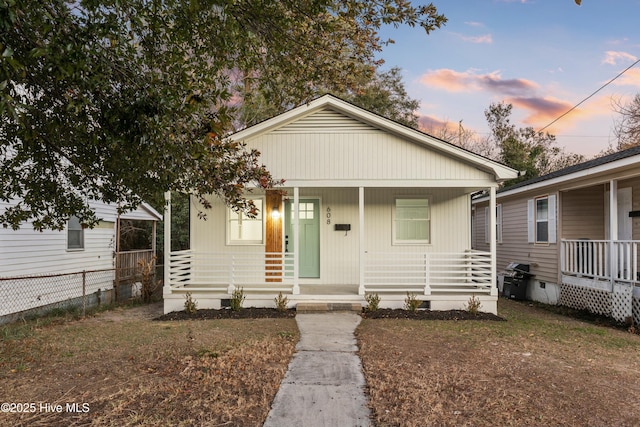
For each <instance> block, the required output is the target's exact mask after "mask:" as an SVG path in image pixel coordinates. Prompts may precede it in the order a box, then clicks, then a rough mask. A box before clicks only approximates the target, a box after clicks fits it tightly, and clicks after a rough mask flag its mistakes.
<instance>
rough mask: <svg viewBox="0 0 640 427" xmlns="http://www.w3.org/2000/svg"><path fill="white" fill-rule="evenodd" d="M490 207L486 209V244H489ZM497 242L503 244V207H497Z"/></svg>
mask: <svg viewBox="0 0 640 427" xmlns="http://www.w3.org/2000/svg"><path fill="white" fill-rule="evenodd" d="M490 220H491V219H490V218H489V207H486V208H484V242H485V243H489V223H490V222H491V221H490ZM496 242H497V243H502V205H496Z"/></svg>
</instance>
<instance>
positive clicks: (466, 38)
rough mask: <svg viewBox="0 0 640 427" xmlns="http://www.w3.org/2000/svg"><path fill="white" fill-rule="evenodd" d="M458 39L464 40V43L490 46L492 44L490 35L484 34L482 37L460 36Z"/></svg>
mask: <svg viewBox="0 0 640 427" xmlns="http://www.w3.org/2000/svg"><path fill="white" fill-rule="evenodd" d="M460 38H462V40H464V41H466V42H471V43H477V44H481V43H486V44H491V43H493V37H492V36H491V34H485V35H483V36H460Z"/></svg>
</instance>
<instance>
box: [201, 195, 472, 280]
mask: <svg viewBox="0 0 640 427" xmlns="http://www.w3.org/2000/svg"><path fill="white" fill-rule="evenodd" d="M289 193H292V192H291V191H290V192H289ZM407 195H412V196H418V195H421V196H426V197H429V199H430V201H431V236H432V239H431V240H432V241H431V244H428V245H393V244H392V239H393V236H392V222H391V221H392V220H391V218H392V209H393V205H394V200H395V197H396V196H407ZM300 197H301V198H319V199H320V218H321V221H320V279H316V280H313V279H309V280H306V281H303V283H321V284H337V285H341V284H342V285H343V284H357V283H358V280H359V233H360V224H359V219H358V189H357V188H344V189H326V188H324V189H321V188H302V189H300ZM210 200H211V202H212V205H213V206H212V209H210V210H207V211H206V213H207V220H206V221H204V220H200V219H198V218H197V215H192V216H191V249H192V250H194V251H202V252H263V251H264V245H258V246H228V245H226V243H225V242H226V236H225V233H226V224H225V219H226V207H225V206H224V205H223V203H222V202H220V201H219V200H218V199H217V198H213V197H212V198H211V199H210ZM199 208H200V209H202V208H201V207H199ZM327 208H329V209H330V210H331V212H330V213H331V218H330V220H331V222H330V223H328V222H327V219H328V218H327V215H326V214H327ZM470 221H471V218H470V208H469V196H468V195H466V194H464V193H463V192H462V191H461V190H456V189H412V190H407V189H365V239H364V240H365V250H366V251H369V252H393V253H407V252H411V253H413V252H430V253H437V252H462V251H464V250H467V249H470V226H471V222H470ZM335 224H351V231H349V232H347V233H345V232H344V231H335V230H334V225H335Z"/></svg>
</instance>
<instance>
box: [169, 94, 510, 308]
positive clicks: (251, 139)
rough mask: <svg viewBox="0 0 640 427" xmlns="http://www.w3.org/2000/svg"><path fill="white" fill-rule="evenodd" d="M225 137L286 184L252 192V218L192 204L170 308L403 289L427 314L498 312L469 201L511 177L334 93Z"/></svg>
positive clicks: (393, 300) (341, 298) (491, 269)
mask: <svg viewBox="0 0 640 427" xmlns="http://www.w3.org/2000/svg"><path fill="white" fill-rule="evenodd" d="M231 138H232V139H233V140H236V141H242V142H245V143H246V144H247V147H248V148H249V149H253V148H255V149H257V150H258V151H260V153H261V160H262V161H263V162H264V164H265V165H266V167H267V169H269V171H270V172H271V173H272V175H273V176H274V177H275V178H277V179H281V178H282V179H284V180H285V184H284V186H283V187H282V188H278V189H276V190H275V191H267V192H261V191H259V190H257V189H254V190H253V191H252V192H250V193H247V197H248V198H251V199H253V200H254V202H255V203H256V205H257V206H258V208H260V213H259V215H258V216H257V217H256V218H248V217H247V216H245V215H242V214H238V213H235V212H233V211H232V210H230V209H229V208H228V207H226V206H225V205H224V204H223V203H222V202H221V201H220V200H219V199H218V198H217V197H215V196H211V197H210V198H209V200H210V201H211V203H212V205H213V207H212V208H211V209H210V210H207V211H206V213H207V220H206V221H203V220H201V219H199V218H198V215H197V214H198V211H199V210H205V209H204V208H202V207H199V206H197V203H196V201H195V199H194V198H192V200H191V203H192V214H191V224H190V227H191V228H190V232H191V237H190V239H191V242H190V250H187V251H178V252H172V253H170V254H169V253H168V252H167V253H166V258H165V268H166V270H165V278H167V279H168V280H165V287H164V300H165V312H170V311H174V310H182V309H183V308H184V303H185V297H186V294H187V293H190V294H191V297H192V298H193V299H194V300H196V301H197V303H198V307H200V308H217V307H220V306H221V304H222V305H225V304H226V303H228V300H229V298H230V297H231V294H232V292H233V291H234V290H236V289H238V288H242V289H243V291H244V294H245V295H246V302H245V304H246V305H251V306H273V305H274V297H275V296H276V295H277V294H278V293H279V292H283V294H284V295H286V296H287V298H288V300H289V302H290V305H292V306H295V305H298V304H300V303H317V302H331V303H351V304H364V301H365V299H364V297H365V294H369V293H378V295H379V296H380V297H381V300H382V301H381V305H382V306H390V307H391V306H394V307H402V306H403V305H404V300H405V299H406V298H407V292H409V293H412V294H414V295H415V297H416V298H417V299H419V300H423V301H425V302H424V303H423V304H424V306H430V307H431V309H450V308H463V307H464V305H465V304H466V303H468V301H469V299H470V298H471V297H472V296H475V297H477V298H479V299H480V300H481V303H482V305H483V307H482V309H483V310H484V311H489V312H494V313H495V312H496V310H497V305H496V302H497V289H496V285H495V276H496V274H495V257H494V254H492V249H491V248H488V249H487V250H485V251H472V250H471V227H470V224H471V203H470V202H471V194H473V193H475V192H478V191H481V190H486V191H489V192H490V193H491V194H494V195H495V190H496V188H497V187H498V185H499V183H500V182H502V181H503V180H506V179H511V178H515V177H516V176H517V172H516V171H514V170H513V169H510V168H508V167H506V166H504V165H501V164H499V163H496V162H493V161H491V160H489V159H487V158H484V157H481V156H479V155H476V154H474V153H471V152H469V151H466V150H463V149H461V148H459V147H456V146H454V145H452V144H449V143H447V142H444V141H442V140H439V139H436V138H434V137H432V136H429V135H427V134H424V133H422V132H419V131H416V130H414V129H411V128H408V127H406V126H403V125H400V124H398V123H396V122H394V121H391V120H388V119H385V118H383V117H380V116H378V115H376V114H373V113H371V112H368V111H365V110H363V109H361V108H358V107H356V106H354V105H352V104H350V103H348V102H345V101H343V100H340V99H337V98H335V97H333V96H331V95H325V96H323V97H321V98H318V99H316V100H315V101H312V102H310V103H309V104H306V105H303V106H301V107H298V108H295V109H293V110H291V111H289V112H287V113H284V114H281V115H279V116H276V117H274V118H272V119H270V120H267V121H265V122H262V123H260V124H257V125H255V126H253V127H250V128H247V129H245V130H243V131H240V132H238V133H236V134H234V135H232V136H231ZM282 192H286V195H283V194H282ZM167 198H168V199H170V195H167ZM167 207H168V209H167V211H166V214H165V219H166V221H165V227H168V225H169V224H170V220H169V217H170V201H169V203H167ZM295 212H298V213H299V214H298V215H294V213H295ZM170 235H171V232H170V229H168V228H165V236H170ZM165 247H170V242H167V241H165ZM494 249H495V248H494Z"/></svg>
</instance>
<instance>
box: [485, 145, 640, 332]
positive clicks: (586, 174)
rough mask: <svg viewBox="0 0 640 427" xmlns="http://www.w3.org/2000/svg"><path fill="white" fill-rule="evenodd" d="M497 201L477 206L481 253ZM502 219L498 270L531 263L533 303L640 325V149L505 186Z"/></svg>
mask: <svg viewBox="0 0 640 427" xmlns="http://www.w3.org/2000/svg"><path fill="white" fill-rule="evenodd" d="M489 202H490V201H489V198H488V197H486V196H485V197H480V198H477V199H474V202H473V209H474V227H473V228H474V239H473V240H474V244H473V247H474V248H475V249H478V250H487V248H489V245H488V243H487V237H486V236H487V232H488V227H489V225H488V224H489V221H487V219H486V217H487V214H488V212H489V209H490V208H489ZM496 216H497V221H496V231H495V233H496V235H497V237H498V244H497V246H498V249H497V252H498V265H497V267H498V270H499V271H500V270H503V269H504V268H505V267H506V266H507V265H508V264H509V263H511V262H518V263H524V264H530V266H531V267H530V268H531V273H532V274H534V275H535V276H534V277H533V278H532V280H531V281H530V284H529V287H528V298H530V299H532V300H535V301H541V302H544V303H549V304H562V305H567V306H571V307H576V308H587V309H589V310H591V311H594V312H596V313H601V314H605V315H611V316H613V317H614V318H616V319H617V320H621V321H624V320H627V318H628V317H629V316H631V315H632V312H634V316H635V319H636V322H640V301H639V298H640V288H639V287H638V286H640V276H639V272H638V243H639V242H640V147H634V148H631V149H628V150H625V151H621V152H618V153H614V154H611V155H608V156H604V157H600V158H597V159H594V160H590V161H588V162H585V163H581V164H579V165H575V166H571V167H568V168H565V169H562V170H559V171H556V172H553V173H550V174H548V175H545V176H542V177H539V178H535V179H531V180H528V181H525V182H522V183H519V184H517V185H515V186H512V187H508V188H504V189H502V190H500V191H499V192H498V194H497V207H496ZM634 295H635V297H634ZM634 305H635V308H633V306H634Z"/></svg>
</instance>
